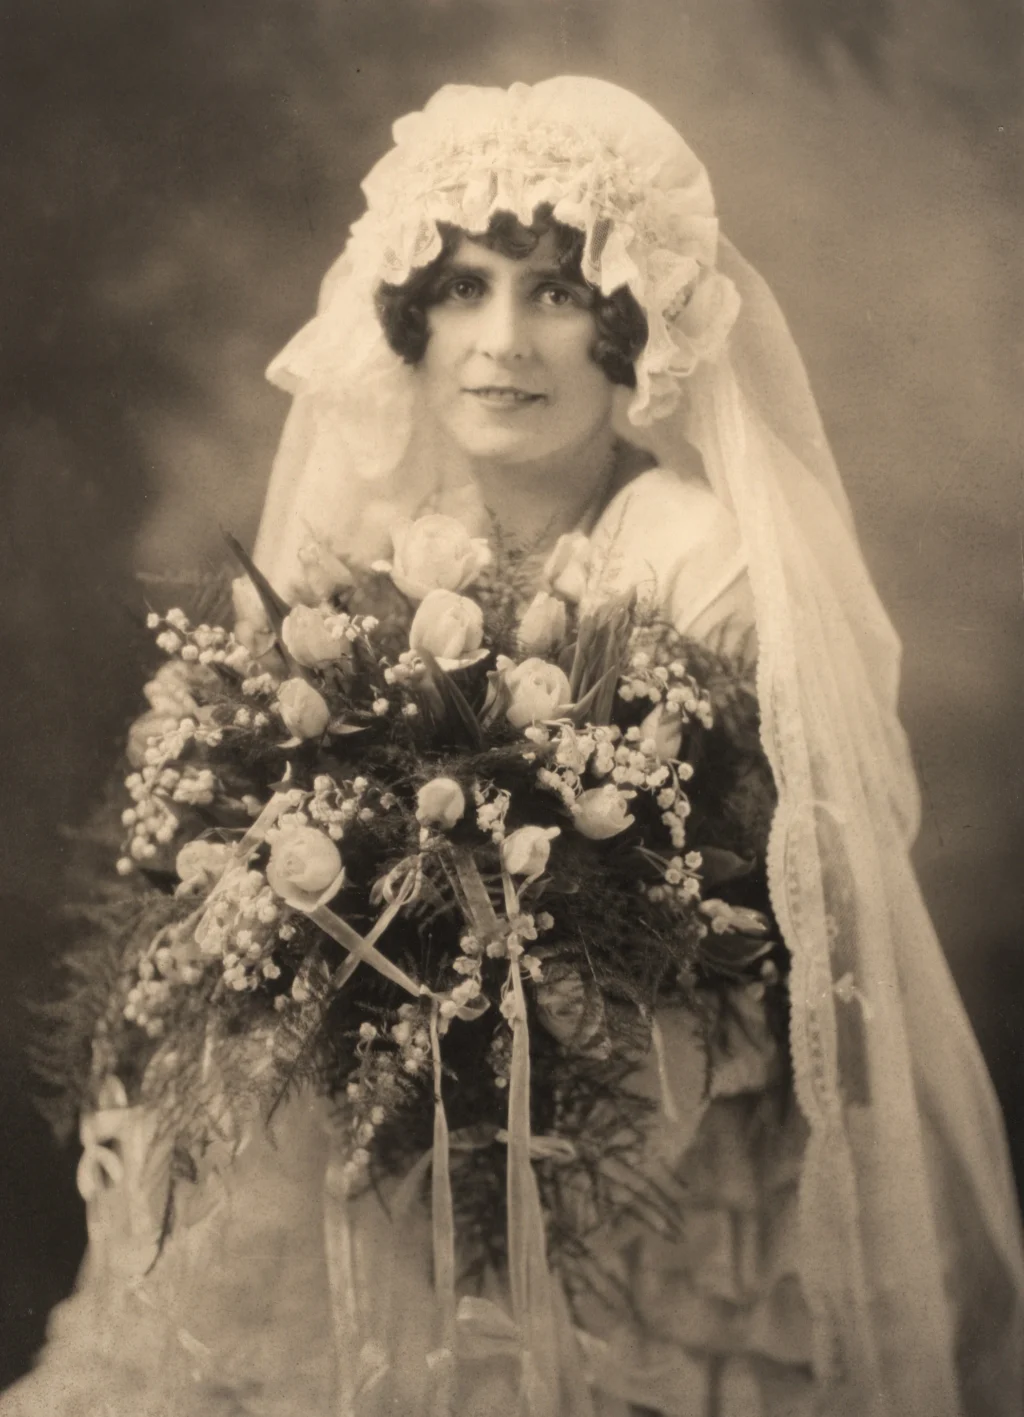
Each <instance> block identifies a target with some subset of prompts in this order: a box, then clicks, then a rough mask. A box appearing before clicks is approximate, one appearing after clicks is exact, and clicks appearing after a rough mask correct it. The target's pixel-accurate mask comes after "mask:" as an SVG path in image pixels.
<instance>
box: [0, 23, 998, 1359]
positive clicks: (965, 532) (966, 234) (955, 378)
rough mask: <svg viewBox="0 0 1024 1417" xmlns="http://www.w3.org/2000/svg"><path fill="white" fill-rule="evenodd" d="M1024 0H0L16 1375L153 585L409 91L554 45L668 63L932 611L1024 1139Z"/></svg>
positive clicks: (921, 623)
mask: <svg viewBox="0 0 1024 1417" xmlns="http://www.w3.org/2000/svg"><path fill="white" fill-rule="evenodd" d="M1021 40H1022V35H1021V24H1020V16H1019V7H1018V5H1017V3H1016V0H173V3H169V4H168V3H164V0H148V3H146V0H75V3H74V4H73V5H69V4H64V3H59V0H0V132H2V134H3V141H2V144H0V250H2V260H0V301H2V317H0V401H2V404H0V406H2V412H0V490H2V501H0V636H2V642H3V655H2V658H0V666H2V673H3V679H2V689H0V705H2V723H0V744H2V748H0V773H2V787H0V793H2V801H3V818H2V825H0V893H2V911H3V930H2V934H0V1384H2V1383H4V1382H6V1381H9V1380H10V1379H11V1378H12V1377H13V1376H14V1375H15V1374H16V1373H17V1372H18V1371H20V1370H21V1368H22V1367H24V1366H25V1364H26V1363H27V1361H28V1358H29V1356H30V1354H31V1352H32V1350H33V1349H34V1347H35V1346H36V1345H38V1343H39V1342H40V1341H41V1337H42V1332H43V1325H44V1322H45V1315H46V1311H47V1308H48V1307H49V1305H50V1304H52V1303H53V1302H54V1300H56V1299H57V1298H58V1297H59V1296H60V1295H61V1294H62V1293H64V1292H66V1291H67V1289H68V1287H69V1286H70V1284H71V1282H72V1278H73V1274H74V1270H75V1267H76V1265H77V1262H78V1258H79V1256H80V1252H81V1246H82V1244H83V1242H84V1232H83V1227H82V1216H81V1209H80V1205H79V1203H78V1202H77V1199H76V1196H75V1191H74V1165H75V1160H76V1158H75V1155H74V1152H73V1149H71V1148H60V1147H58V1146H57V1145H56V1144H55V1143H54V1142H52V1141H51V1140H50V1138H49V1135H48V1132H47V1129H46V1126H45V1124H44V1123H43V1122H42V1120H41V1119H40V1118H39V1117H38V1116H37V1114H36V1113H35V1112H34V1110H33V1108H32V1104H31V1100H30V1094H31V1090H32V1082H31V1079H30V1075H29V1072H28V1068H27V1065H26V1062H25V1057H24V1050H25V1045H26V1042H27V1041H28V1038H29V1034H30V1032H31V1028H32V1027H33V1024H32V1022H31V1015H29V1014H26V1012H25V1010H24V1008H23V1005H22V1002H21V1001H22V1000H23V999H24V998H25V997H28V996H31V995H38V994H39V993H40V992H45V989H46V987H47V977H48V976H47V971H48V964H49V961H51V960H52V957H53V953H54V951H55V950H56V949H57V948H58V947H59V945H60V941H61V929H62V927H61V925H60V922H59V920H58V918H57V917H56V915H55V914H54V906H55V905H56V904H57V903H59V900H60V897H61V890H62V886H61V871H62V863H63V862H64V861H65V860H66V857H67V853H68V849H69V837H68V830H69V829H73V828H74V827H75V825H76V824H77V823H80V822H81V821H82V819H83V817H84V815H85V814H86V812H87V810H88V808H89V805H90V803H91V802H92V801H93V800H94V799H95V797H96V795H97V793H98V792H99V791H100V789H101V786H102V784H103V782H104V780H105V779H106V778H107V777H108V776H109V774H110V772H111V770H112V768H113V766H114V764H115V762H116V759H117V754H118V751H119V745H120V740H121V736H122V734H123V730H124V726H125V724H126V722H127V720H128V719H129V718H130V717H131V716H132V714H133V713H134V712H137V711H138V684H139V681H140V664H141V663H142V662H143V659H142V657H143V655H144V652H145V636H144V634H143V633H142V632H141V631H140V630H139V614H138V612H139V609H140V607H141V606H142V604H143V600H144V597H145V596H149V597H151V598H152V599H153V600H154V601H156V602H159V601H160V585H159V580H157V581H154V580H152V579H148V580H145V581H142V582H140V581H139V580H138V579H137V573H138V572H145V573H147V575H148V576H149V577H153V576H156V577H160V576H162V575H168V576H171V577H174V576H176V575H178V576H180V575H181V574H182V573H184V572H187V571H188V569H189V568H192V567H194V566H196V565H198V564H211V563H213V562H215V561H216V560H218V559H219V558H220V555H221V551H220V546H221V542H220V533H219V527H221V526H227V527H230V528H231V529H233V530H234V531H235V532H236V533H237V534H238V535H240V536H242V537H243V538H245V537H248V536H251V534H252V532H253V530H254V527H255V521H256V517H257V515H258V510H259V505H260V499H261V495H262V488H263V484H264V481H265V479H266V475H267V471H268V467H269V462H270V459H271V456H272V453H273V449H274V445H275V440H276V436H277V433H278V430H279V428H280V424H281V420H282V418H283V415H284V412H285V406H286V405H285V401H284V399H283V397H282V396H281V395H280V394H278V393H276V392H275V391H273V390H272V389H270V388H269V386H267V385H266V384H265V383H264V382H263V378H262V371H263V369H264V367H265V365H266V363H267V362H268V360H269V358H270V357H271V355H272V354H273V353H274V352H275V351H276V350H277V349H278V347H279V346H280V345H281V344H282V343H283V342H284V340H285V339H286V338H287V337H288V335H289V334H290V333H291V332H292V331H293V330H294V329H295V328H296V327H297V326H298V325H299V324H300V323H301V322H302V321H303V320H305V319H306V318H307V317H308V315H309V314H310V313H311V310H312V306H313V302H314V299H315V295H316V288H317V283H318V280H319V278H320V275H321V274H322V272H323V270H324V269H325V267H326V266H327V265H328V263H329V262H330V261H331V260H332V259H333V257H334V256H335V255H336V254H337V252H338V251H339V250H340V248H341V246H342V245H343V243H344V238H345V232H346V229H347V226H348V224H349V222H350V221H351V220H352V219H353V218H354V217H355V216H356V215H357V214H358V212H359V209H360V208H359V193H358V179H359V177H360V176H361V175H362V174H363V173H364V172H365V171H366V169H367V168H368V167H369V166H370V164H371V163H372V162H373V161H374V160H375V159H376V158H377V157H378V156H379V155H380V154H381V153H382V151H383V150H384V149H385V147H386V146H387V145H388V127H389V124H390V121H391V120H392V119H393V118H394V117H395V116H397V115H398V114H400V113H403V112H406V111H408V110H410V109H413V108H416V107H419V106H420V105H421V104H422V103H423V101H424V100H425V99H426V98H427V97H428V96H429V95H430V93H431V92H432V91H433V90H434V89H435V88H436V87H438V86H439V85H440V84H441V83H444V82H448V81H461V82H470V83H497V84H502V85H504V84H508V83H510V82H512V81H514V80H516V79H522V80H526V81H532V80H536V79H539V78H543V77H546V76H549V75H551V74H554V73H559V72H568V73H585V74H593V75H597V76H600V77H602V78H607V79H611V80H614V81H616V82H618V83H620V84H623V85H625V86H626V87H628V88H631V89H634V90H636V91H637V92H638V93H640V94H641V95H643V96H644V97H646V98H647V99H649V100H650V101H651V102H652V103H653V104H654V105H655V106H656V107H658V108H660V109H661V110H662V112H663V113H664V114H665V115H666V116H667V117H668V118H669V119H671V120H672V122H673V123H675V124H676V125H677V126H678V127H679V128H680V129H681V130H682V132H683V133H684V134H685V135H686V137H687V138H688V139H689V140H690V142H691V143H692V145H693V146H694V148H695V149H696V150H697V152H698V153H699V154H700V155H701V157H702V158H703V159H704V160H705V162H706V163H707V165H708V167H709V169H710V172H711V175H712V179H713V181H714V183H715V187H716V190H717V194H718V198H719V204H720V208H721V212H722V217H723V225H724V228H725V230H726V231H727V232H728V233H729V234H730V235H731V236H732V238H733V239H734V240H735V241H736V243H737V244H738V245H739V247H740V248H741V250H742V251H743V252H744V253H745V254H746V255H747V256H748V257H750V258H751V259H752V260H753V261H754V263H755V264H756V265H757V266H758V267H759V268H760V269H761V271H762V272H763V273H764V274H765V275H766V277H767V278H768V280H769V282H770V283H771V285H772V286H773V287H774V289H775V291H776V293H777V294H778V296H779V298H780V300H781V302H782V304H783V307H784V308H785V309H786V311H787V313H788V315H789V317H790V320H791V323H792V325H793V328H794V331H795V334H796V337H797V340H798V342H799V344H800V346H801V348H802V349H803V351H804V354H805V356H806V359H807V361H808V364H809V367H810V371H811V376H812V380H813V383H814V385H815V388H816V390H817V393H818V396H819V399H820V402H821V405H822V409H823V412H824V416H825V421H826V424H827V426H828V429H829V431H830V434H831V436H832V438H833V441H834V444H835V447H836V451H837V453H838V456H839V461H840V465H841V467H842V468H843V470H844V473H845V476H846V479H847V485H848V488H849V492H850V496H851V499H852V501H853V504H854V508H855V512H856V515H857V520H858V524H859V527H860V530H861V534H862V537H863V541H864V545H865V550H866V555H867V558H868V561H869V563H870V565H871V567H872V569H873V571H874V573H875V575H876V578H877V580H878V583H879V586H880V589H881V591H882V595H883V597H884V599H885V601H886V603H887V604H888V606H889V608H890V610H891V613H892V615H893V617H894V619H895V621H896V624H897V627H898V629H899V631H900V633H901V635H902V636H903V639H904V642H905V646H906V653H905V688H904V709H905V720H906V723H907V726H908V728H909V731H910V734H911V737H912V740H913V743H914V747H915V752H916V757H917V762H918V767H919V771H920V776H921V781H922V786H923V796H924V808H925V824H924V829H923V832H922V836H921V840H920V844H919V848H918V852H917V862H918V866H919V868H920V871H921V875H922V878H923V882H924V886H925V890H926V893H927V896H928V899H929V902H930V904H931V907H932V910H933V913H934V915H935V918H936V921H937V923H938V926H939V930H940V934H941V935H942V938H943V941H944V944H945V946H946V948H947V951H948V954H949V958H950V962H951V964H952V966H953V969H954V972H955V974H956V976H957V979H958V981H959V983H960V986H961V989H962V990H963V993H964V996H965V998H966V1002H967V1005H968V1008H969V1011H970V1013H971V1015H972V1018H973V1020H974V1022H975V1026H976V1028H977V1031H978V1034H979V1036H980V1039H981V1042H982V1046H983V1048H984V1050H985V1053H986V1055H987V1057H988V1059H989V1062H990V1066H991V1068H992V1070H993V1073H994V1075H995V1079H996V1083H997V1086H998V1088H999V1091H1000V1094H1001V1097H1002V1100H1003V1103H1004V1107H1005V1109H1006V1114H1007V1119H1008V1123H1009V1126H1010V1130H1011V1136H1012V1138H1013V1141H1014V1145H1015V1156H1016V1160H1017V1164H1018V1173H1019V1174H1024V1086H1022V1084H1024V1067H1022V1058H1021V1043H1020V1039H1021V1037H1022V1036H1024V1030H1022V1028H1021V1024H1020V1018H1019V1015H1020V1011H1021V1002H1020V1001H1021V998H1022V993H1024V990H1022V985H1024V954H1022V939H1021V933H1022V932H1021V919H1022V904H1024V899H1022V896H1024V891H1022V887H1021V884H1020V882H1021V877H1022V874H1024V873H1022V870H1021V863H1022V855H1024V851H1022V848H1024V821H1022V817H1024V814H1022V811H1021V768H1022V759H1021V751H1020V736H1021V715H1020V702H1021V665H1022V656H1021V642H1020V627H1021V618H1022V591H1024V584H1022V559H1024V557H1022V550H1024V547H1022V531H1021V521H1020V513H1021V504H1020V471H1021V468H1020V463H1021V449H1022V446H1024V437H1022V435H1024V423H1022V417H1021V413H1020V406H1021V404H1022V403H1024V400H1022V398H1021V394H1022V389H1021V385H1020V363H1019V355H1020V350H1019V346H1018V344H1017V339H1018V331H1019V330H1020V329H1021V327H1022V322H1024V282H1022V273H1021V267H1020V262H1019V255H1018V254H1017V251H1016V250H1015V248H1016V247H1019V244H1020V240H1021V223H1020V217H1021V208H1022V205H1024V193H1022V186H1021V180H1020V177H1021V173H1020V158H1021V147H1020V131H1019V120H1020V104H1019V97H1018V95H1019V94H1020V92H1021V70H1020V58H1021Z"/></svg>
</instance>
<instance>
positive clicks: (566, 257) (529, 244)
mask: <svg viewBox="0 0 1024 1417" xmlns="http://www.w3.org/2000/svg"><path fill="white" fill-rule="evenodd" d="M438 230H439V232H440V234H441V242H442V246H441V254H440V255H439V256H436V257H435V258H434V260H433V261H431V262H430V264H429V265H427V266H422V267H421V268H420V269H419V270H415V271H413V272H412V274H411V275H410V276H409V278H408V280H406V281H404V282H403V283H402V284H401V285H387V284H384V285H381V286H380V287H379V288H378V290H377V296H376V303H377V315H378V317H379V319H380V322H381V325H382V327H383V329H384V334H385V337H386V339H387V342H388V344H389V345H390V346H391V348H392V349H393V350H394V351H395V353H396V354H398V355H400V356H401V357H402V358H403V359H404V360H405V362H406V363H407V364H418V363H419V361H420V360H421V359H422V358H423V353H424V350H425V349H426V347H427V340H428V339H429V337H430V332H429V329H428V326H427V311H428V310H429V309H430V307H431V305H433V304H435V303H436V301H437V299H438V296H437V294H436V291H437V277H438V274H439V273H440V272H441V270H442V269H443V267H444V265H445V263H446V262H447V261H448V260H450V258H451V257H452V255H453V254H454V253H455V250H456V248H457V247H458V245H459V242H460V240H461V239H462V237H463V235H464V234H465V233H464V232H463V231H462V230H461V229H460V228H459V227H457V226H449V225H447V224H446V223H445V224H441V225H439V226H438ZM549 231H550V232H552V234H553V235H554V238H555V256H556V261H557V263H558V268H559V270H560V271H561V272H562V274H563V275H564V276H565V278H566V279H567V280H573V281H578V282H580V283H582V284H583V285H587V286H588V288H589V289H590V290H591V291H592V292H593V297H594V304H593V307H592V308H593V315H594V323H595V325H596V327H597V337H596V339H595V340H594V345H593V348H592V349H591V351H590V353H591V358H592V359H593V360H594V362H595V364H597V365H599V366H600V367H601V368H602V369H603V370H604V372H605V374H606V375H607V377H608V378H609V379H610V380H611V382H612V383H613V384H622V385H624V386H625V387H626V388H627V389H635V388H636V371H635V369H634V368H633V361H634V360H635V359H636V357H637V355H639V354H640V352H641V350H642V349H643V348H644V345H645V344H646V343H647V319H646V317H645V315H644V312H643V310H641V308H640V306H639V305H638V303H637V301H636V298H635V297H634V296H633V294H632V293H631V291H630V290H629V288H628V286H624V285H623V286H620V287H619V289H618V290H615V291H613V292H612V293H611V295H602V294H601V292H600V291H599V290H596V289H595V288H594V287H593V286H591V285H590V284H589V282H588V281H586V280H584V278H583V271H582V264H581V262H582V256H583V242H584V235H583V232H582V231H578V230H577V229H576V228H575V227H572V226H565V225H564V224H563V223H562V222H560V221H555V219H554V217H553V216H552V215H551V208H550V207H548V206H542V207H538V208H537V211H536V212H535V214H534V218H533V221H532V222H531V224H530V225H529V226H524V225H523V224H522V222H520V221H519V220H518V219H517V218H516V217H514V216H513V215H512V213H511V212H495V214H494V216H493V217H492V218H491V222H490V225H489V226H488V228H487V231H486V232H485V233H484V234H483V235H482V236H474V237H473V240H474V241H479V242H480V244H481V245H482V246H487V247H488V248H489V249H490V250H492V251H497V252H499V253H500V254H501V255H502V256H508V257H509V258H510V259H511V260H523V259H524V258H525V257H526V256H529V255H530V254H531V253H532V252H533V251H534V249H535V248H536V246H537V243H538V242H539V241H540V239H541V237H542V236H544V235H545V234H546V233H547V232H549Z"/></svg>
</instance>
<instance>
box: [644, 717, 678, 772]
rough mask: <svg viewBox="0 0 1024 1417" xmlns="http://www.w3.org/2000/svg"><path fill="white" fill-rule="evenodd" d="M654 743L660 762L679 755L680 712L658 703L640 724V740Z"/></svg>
mask: <svg viewBox="0 0 1024 1417" xmlns="http://www.w3.org/2000/svg"><path fill="white" fill-rule="evenodd" d="M648 740H649V741H650V742H652V743H653V744H654V750H655V754H656V755H657V758H658V761H659V762H660V763H664V762H668V761H669V760H670V759H675V758H678V757H679V750H680V749H681V748H682V746H683V720H682V716H681V714H679V713H677V712H676V711H675V710H674V709H670V708H667V707H666V706H665V704H658V706H657V707H656V708H653V709H652V710H651V712H650V713H649V714H648V715H647V717H646V718H645V719H644V721H643V723H641V725H640V741H641V743H644V742H646V741H648Z"/></svg>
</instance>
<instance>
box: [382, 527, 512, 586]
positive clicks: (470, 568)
mask: <svg viewBox="0 0 1024 1417" xmlns="http://www.w3.org/2000/svg"><path fill="white" fill-rule="evenodd" d="M391 540H392V542H393V545H394V555H393V559H392V563H391V579H392V580H393V581H394V583H395V585H396V586H397V587H398V589H399V590H400V591H402V592H403V594H405V595H407V596H408V597H409V598H410V600H423V599H425V598H426V596H428V595H429V594H430V592H431V591H432V590H451V591H456V590H463V589H464V588H465V587H466V586H468V585H471V584H472V582H473V581H474V580H475V579H476V578H477V576H478V575H479V574H480V572H481V571H482V570H483V568H484V567H485V566H486V565H489V564H490V560H491V550H490V547H489V546H488V545H487V542H486V541H485V540H484V539H483V538H482V537H476V536H470V534H469V532H468V531H467V530H466V528H465V527H464V526H463V525H462V523H461V522H459V521H456V520H455V518H454V517H446V516H443V515H441V513H439V512H432V513H431V514H430V515H429V516H426V517H419V518H418V519H417V520H416V521H410V520H409V519H408V518H403V519H402V520H401V521H399V522H396V523H395V525H394V526H393V527H392V530H391Z"/></svg>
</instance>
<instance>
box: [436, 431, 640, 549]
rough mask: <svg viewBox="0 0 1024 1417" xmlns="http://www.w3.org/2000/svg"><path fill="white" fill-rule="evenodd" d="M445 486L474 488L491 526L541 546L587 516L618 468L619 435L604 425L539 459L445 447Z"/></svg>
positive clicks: (528, 545)
mask: <svg viewBox="0 0 1024 1417" xmlns="http://www.w3.org/2000/svg"><path fill="white" fill-rule="evenodd" d="M439 451H440V452H442V453H443V459H444V461H443V466H444V469H445V472H444V488H445V490H446V491H447V492H449V493H453V494H454V495H455V496H456V497H458V496H459V493H460V490H462V492H463V493H465V492H467V491H469V490H473V491H475V493H476V495H477V497H478V499H479V502H480V504H481V506H482V510H483V514H484V517H485V519H486V521H487V522H488V523H489V529H490V530H492V531H493V532H495V533H496V534H497V535H498V536H499V537H500V538H501V539H502V540H503V541H504V542H505V543H506V544H508V545H513V546H519V547H521V548H524V549H527V550H539V549H541V548H542V547H546V546H549V545H551V544H553V543H554V542H555V541H556V540H557V539H558V537H559V536H561V535H562V533H563V532H566V531H572V530H573V529H574V528H575V527H578V526H579V525H580V524H581V523H582V522H585V521H586V520H587V516H588V513H589V512H591V510H592V509H594V508H595V507H596V505H597V504H598V503H599V502H600V500H601V497H602V494H603V493H604V491H605V489H606V488H607V486H608V485H609V483H610V482H611V479H612V475H613V473H614V467H615V437H614V434H613V432H612V428H611V424H610V423H609V424H602V425H601V426H600V427H599V428H598V429H596V430H595V432H594V433H593V434H592V436H591V437H590V438H588V439H587V441H586V442H585V443H583V444H576V445H574V446H573V447H572V448H571V449H568V450H566V451H565V452H561V453H558V454H556V455H554V456H553V457H548V458H544V459H543V460H542V461H539V462H537V463H523V464H514V463H507V462H501V463H496V462H494V461H492V460H490V459H487V458H472V457H470V456H468V455H467V454H465V453H464V452H461V450H458V449H454V448H450V447H446V448H444V449H439Z"/></svg>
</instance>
